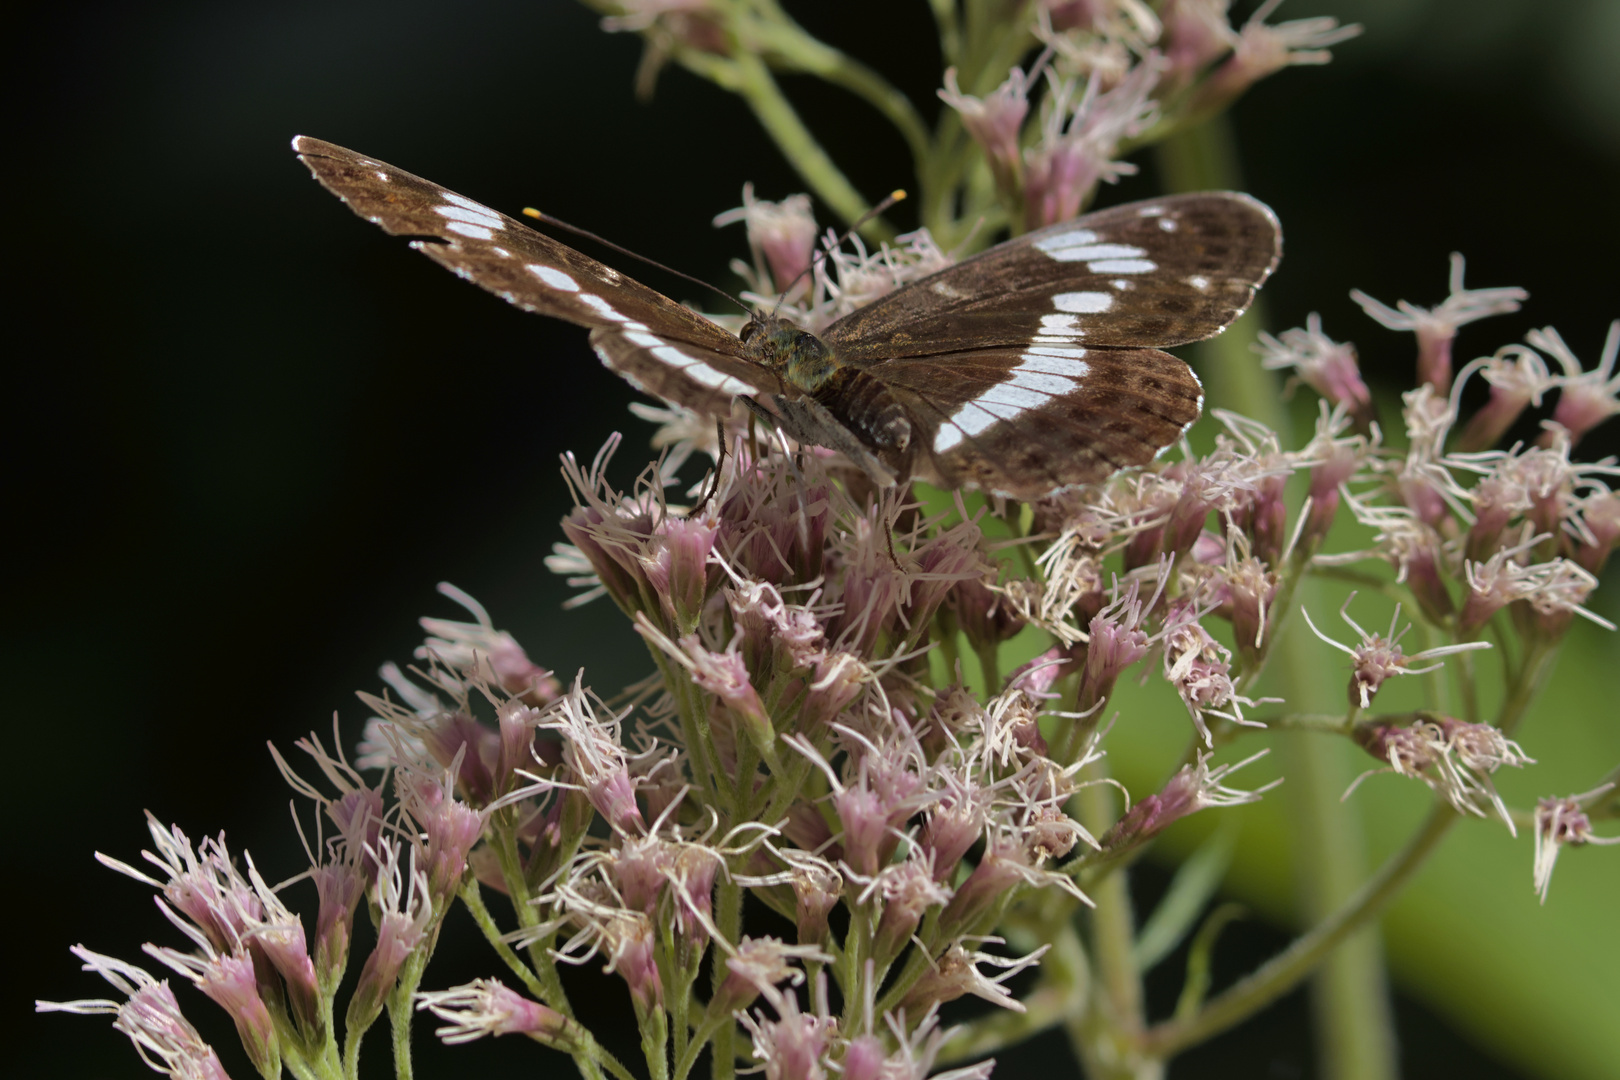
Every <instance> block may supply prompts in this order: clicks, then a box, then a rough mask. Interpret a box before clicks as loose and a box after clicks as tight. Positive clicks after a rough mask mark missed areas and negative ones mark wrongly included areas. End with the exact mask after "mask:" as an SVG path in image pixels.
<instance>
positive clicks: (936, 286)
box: [928, 281, 967, 300]
mask: <svg viewBox="0 0 1620 1080" xmlns="http://www.w3.org/2000/svg"><path fill="white" fill-rule="evenodd" d="M928 288H929V289H931V290H932V291H934V292H936V293H938V294H939V295H940V296H943V297H944V298H945V299H947V300H960V299H962V297H964V296H965V295H967V294H966V293H964V292H962V290H961V289H958V288H956V287H954V286H951V285H947V284H946V283H945V282H943V281H936V282H934V283H933V284H932V285H930V286H928Z"/></svg>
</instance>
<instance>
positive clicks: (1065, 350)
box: [1024, 345, 1086, 360]
mask: <svg viewBox="0 0 1620 1080" xmlns="http://www.w3.org/2000/svg"><path fill="white" fill-rule="evenodd" d="M1024 355H1025V356H1026V357H1030V356H1064V357H1072V358H1074V359H1076V360H1078V359H1079V358H1080V357H1082V356H1084V355H1086V350H1084V349H1082V348H1080V347H1079V346H1077V345H1071V346H1064V345H1032V346H1030V347H1029V348H1028V349H1026V350H1025V352H1024Z"/></svg>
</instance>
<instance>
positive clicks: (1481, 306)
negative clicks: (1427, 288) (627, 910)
mask: <svg viewBox="0 0 1620 1080" xmlns="http://www.w3.org/2000/svg"><path fill="white" fill-rule="evenodd" d="M1463 266H1464V262H1463V257H1462V255H1460V254H1459V253H1457V252H1455V251H1454V252H1452V253H1451V279H1450V285H1451V295H1449V296H1447V297H1446V298H1445V300H1443V301H1442V302H1441V303H1439V304H1438V305H1436V306H1435V307H1432V308H1420V307H1417V306H1416V305H1414V304H1409V303H1407V302H1406V301H1405V300H1399V301H1397V302H1396V304H1395V307H1393V308H1391V307H1390V306H1389V305H1387V304H1382V303H1380V302H1378V301H1377V300H1374V299H1373V298H1372V297H1370V296H1368V295H1367V294H1366V293H1364V292H1362V291H1361V290H1360V289H1353V290H1351V292H1350V298H1351V299H1352V300H1354V301H1355V302H1356V303H1358V304H1360V305H1361V308H1362V310H1363V311H1365V312H1366V313H1367V316H1368V317H1369V318H1371V319H1373V320H1374V321H1376V322H1378V323H1381V324H1382V325H1384V326H1387V327H1388V328H1389V329H1391V330H1410V331H1412V332H1413V333H1415V334H1416V335H1417V340H1418V361H1417V381H1418V382H1419V383H1428V384H1429V385H1430V386H1432V387H1434V388H1435V390H1437V391H1438V392H1440V393H1442V394H1444V393H1448V392H1449V391H1450V390H1451V343H1452V341H1453V340H1454V339H1455V338H1456V337H1457V328H1458V327H1460V326H1465V325H1467V324H1468V323H1471V322H1475V321H1476V320H1479V319H1484V318H1488V317H1489V316H1492V315H1504V314H1507V313H1510V312H1514V311H1518V310H1519V304H1520V303H1521V302H1522V301H1524V300H1525V298H1527V297H1528V296H1529V295H1530V294H1529V293H1527V292H1525V291H1524V290H1523V289H1520V288H1517V287H1514V286H1507V287H1503V288H1495V289H1466V288H1464V287H1463Z"/></svg>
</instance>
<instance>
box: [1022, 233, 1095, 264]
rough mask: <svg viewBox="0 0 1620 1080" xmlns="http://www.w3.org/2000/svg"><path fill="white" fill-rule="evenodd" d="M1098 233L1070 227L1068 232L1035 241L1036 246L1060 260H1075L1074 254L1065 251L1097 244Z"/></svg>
mask: <svg viewBox="0 0 1620 1080" xmlns="http://www.w3.org/2000/svg"><path fill="white" fill-rule="evenodd" d="M1096 242H1097V234H1096V233H1094V232H1092V231H1091V230H1090V229H1070V230H1069V231H1068V232H1061V233H1058V234H1057V235H1056V236H1046V237H1042V238H1041V239H1039V240H1037V241H1035V246H1036V247H1038V248H1040V249H1041V250H1042V251H1044V252H1046V253H1047V254H1048V255H1050V256H1052V258H1054V259H1056V260H1057V261H1058V262H1073V261H1074V259H1073V257H1072V256H1070V255H1067V254H1065V252H1067V251H1070V250H1073V249H1074V248H1079V247H1084V246H1085V245H1087V244H1095V243H1096Z"/></svg>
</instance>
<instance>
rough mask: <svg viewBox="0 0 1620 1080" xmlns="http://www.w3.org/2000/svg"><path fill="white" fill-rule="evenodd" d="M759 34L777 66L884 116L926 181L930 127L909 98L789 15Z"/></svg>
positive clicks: (763, 26)
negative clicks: (834, 88)
mask: <svg viewBox="0 0 1620 1080" xmlns="http://www.w3.org/2000/svg"><path fill="white" fill-rule="evenodd" d="M758 34H759V36H758V42H759V44H761V45H763V46H765V48H766V49H767V50H768V56H769V59H770V60H771V61H772V63H773V64H774V65H776V66H779V67H781V68H784V69H786V70H791V71H799V72H803V73H805V74H807V75H815V76H817V77H818V78H821V79H825V80H826V81H827V82H830V83H832V84H833V85H834V86H840V87H843V88H844V89H845V90H848V91H849V92H850V93H852V94H854V95H855V96H856V97H858V98H860V99H861V100H862V101H865V102H866V103H867V104H868V105H870V106H872V108H874V109H876V110H877V111H878V112H879V113H881V114H882V115H883V118H884V119H886V120H888V121H889V123H891V124H893V125H894V127H895V130H897V131H899V132H900V137H901V138H903V139H905V140H906V146H907V147H908V148H909V149H910V150H911V158H912V167H913V168H914V169H916V171H917V174H918V179H919V180H922V181H923V182H926V178H925V177H924V176H923V175H922V170H923V165H924V163H925V162H926V160H927V158H928V148H929V140H928V128H927V125H925V124H924V123H923V121H922V117H921V116H919V115H917V110H916V109H914V108H912V105H911V100H910V99H909V98H907V97H906V95H904V94H902V93H901V92H900V91H899V90H897V89H895V88H894V87H893V86H891V85H890V84H889V82H888V81H887V80H886V79H884V78H883V76H881V75H879V74H878V73H877V72H875V71H873V70H872V69H871V68H869V67H867V66H866V65H865V64H862V63H861V62H860V61H858V60H855V59H854V58H852V57H850V56H848V55H846V54H845V53H842V52H840V51H839V50H837V49H835V48H833V47H832V46H831V45H828V44H826V43H825V42H823V41H820V40H818V39H816V38H814V37H811V36H810V35H809V34H807V33H805V31H804V30H803V28H801V27H800V26H798V25H797V24H796V23H793V22H792V21H791V20H789V19H787V17H786V16H785V15H784V16H783V17H782V21H775V20H773V21H771V22H770V23H767V24H764V25H762V26H761V27H760V28H759V31H758Z"/></svg>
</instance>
